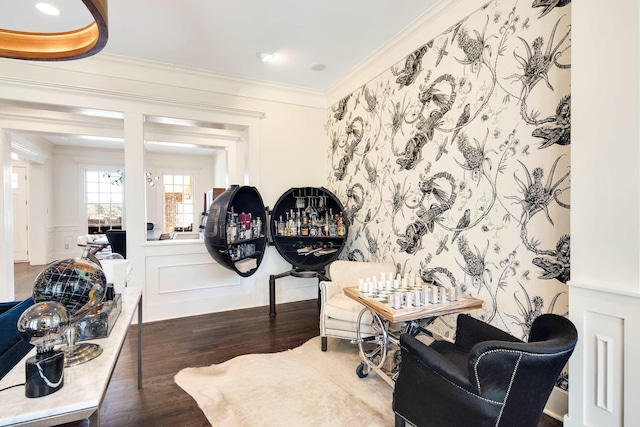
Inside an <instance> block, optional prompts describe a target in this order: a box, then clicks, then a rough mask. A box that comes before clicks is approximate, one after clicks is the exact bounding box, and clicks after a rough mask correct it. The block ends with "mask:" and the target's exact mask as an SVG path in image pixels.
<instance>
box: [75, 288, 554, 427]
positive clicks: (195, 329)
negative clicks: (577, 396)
mask: <svg viewBox="0 0 640 427" xmlns="http://www.w3.org/2000/svg"><path fill="white" fill-rule="evenodd" d="M277 310H278V314H277V316H275V317H270V316H269V309H268V307H258V308H250V309H245V310H235V311H227V312H223V313H214V314H207V315H202V316H193V317H187V318H181V319H174V320H166V321H161V322H153V323H146V324H144V325H143V389H142V390H138V389H137V366H136V361H137V340H136V339H137V331H136V326H132V327H131V329H130V331H129V334H128V337H127V339H126V341H125V344H124V346H123V349H122V353H121V355H120V359H119V361H118V364H117V365H116V368H115V370H114V373H113V377H112V379H111V383H110V385H109V388H108V390H107V394H106V396H105V399H104V402H103V405H102V411H101V417H100V420H101V425H102V426H106V427H110V426H114V427H115V426H117V427H123V426H156V427H158V426H167V427H169V426H171V427H174V426H185V427H198V426H209V423H208V422H207V420H206V418H205V417H204V415H203V413H202V411H200V409H199V408H198V406H197V405H196V403H195V402H194V401H193V399H192V398H191V397H190V396H189V395H188V394H187V393H185V392H184V391H183V390H182V389H181V388H180V387H178V386H177V385H176V384H175V382H174V381H173V377H174V376H175V374H176V373H178V371H179V370H181V369H182V368H185V367H189V366H208V365H211V364H213V363H221V362H224V361H226V360H229V359H231V358H233V357H236V356H239V355H241V354H247V353H269V352H277V351H284V350H286V349H290V348H294V347H297V346H299V345H301V344H302V343H304V342H305V341H307V340H308V339H310V338H312V337H314V336H317V335H318V334H319V329H318V328H319V327H318V305H317V302H316V301H315V300H309V301H301V302H295V303H288V304H281V305H278V307H277ZM329 351H331V342H329ZM354 375H355V367H354ZM84 425H86V424H85V423H73V424H67V425H66V427H71V426H73V427H77V426H84ZM558 426H562V423H561V422H559V421H556V420H554V419H553V418H551V417H548V416H547V415H543V418H542V420H541V422H540V424H539V425H538V427H558Z"/></svg>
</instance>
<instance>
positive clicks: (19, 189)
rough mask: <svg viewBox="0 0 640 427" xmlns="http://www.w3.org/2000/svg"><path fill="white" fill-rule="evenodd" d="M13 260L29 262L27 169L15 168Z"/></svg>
mask: <svg viewBox="0 0 640 427" xmlns="http://www.w3.org/2000/svg"><path fill="white" fill-rule="evenodd" d="M11 188H12V189H13V260H14V261H15V262H24V261H29V245H28V243H29V238H28V236H29V230H28V227H27V225H28V222H27V168H26V167H24V166H13V168H12V174H11Z"/></svg>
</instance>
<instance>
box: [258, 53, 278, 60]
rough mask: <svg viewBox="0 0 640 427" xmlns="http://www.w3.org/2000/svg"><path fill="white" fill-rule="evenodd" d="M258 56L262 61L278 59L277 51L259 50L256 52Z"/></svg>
mask: <svg viewBox="0 0 640 427" xmlns="http://www.w3.org/2000/svg"><path fill="white" fill-rule="evenodd" d="M256 56H257V57H258V58H260V61H262V62H272V61H275V59H276V55H275V53H268V52H258V53H256Z"/></svg>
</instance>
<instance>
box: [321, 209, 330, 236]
mask: <svg viewBox="0 0 640 427" xmlns="http://www.w3.org/2000/svg"><path fill="white" fill-rule="evenodd" d="M322 235H323V236H325V237H326V236H329V215H328V214H327V213H326V212H325V214H324V222H323V224H322Z"/></svg>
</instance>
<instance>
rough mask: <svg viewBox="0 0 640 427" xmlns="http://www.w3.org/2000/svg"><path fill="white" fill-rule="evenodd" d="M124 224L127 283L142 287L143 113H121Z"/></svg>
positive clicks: (144, 233) (143, 225) (143, 226)
mask: <svg viewBox="0 0 640 427" xmlns="http://www.w3.org/2000/svg"><path fill="white" fill-rule="evenodd" d="M124 175H125V224H124V228H125V230H127V259H128V260H129V262H130V263H131V265H132V266H133V270H132V272H131V281H130V282H129V285H130V286H131V285H134V286H143V285H144V281H145V272H144V269H145V256H144V248H143V245H144V244H145V243H146V232H147V231H146V220H145V217H146V215H145V209H146V203H145V193H144V191H145V188H144V185H145V180H144V116H143V115H142V114H141V113H132V112H125V115H124Z"/></svg>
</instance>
